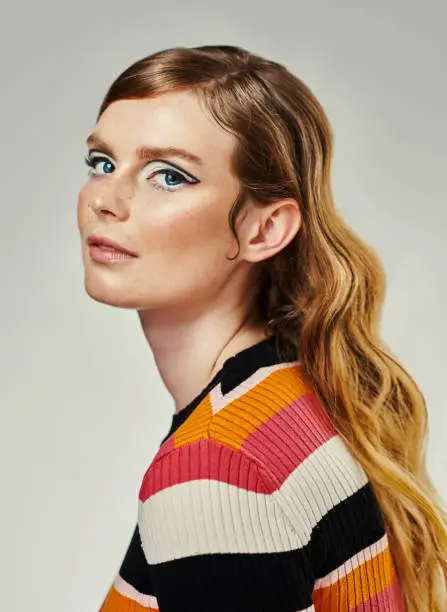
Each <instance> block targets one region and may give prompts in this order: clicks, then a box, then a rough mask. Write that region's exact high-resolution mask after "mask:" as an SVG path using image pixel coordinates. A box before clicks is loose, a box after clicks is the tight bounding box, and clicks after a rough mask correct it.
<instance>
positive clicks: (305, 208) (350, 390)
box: [98, 46, 447, 612]
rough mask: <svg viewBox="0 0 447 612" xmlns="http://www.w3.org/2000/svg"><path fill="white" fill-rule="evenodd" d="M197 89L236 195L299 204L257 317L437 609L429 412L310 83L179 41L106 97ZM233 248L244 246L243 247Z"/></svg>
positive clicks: (442, 558)
mask: <svg viewBox="0 0 447 612" xmlns="http://www.w3.org/2000/svg"><path fill="white" fill-rule="evenodd" d="M180 90H189V91H192V92H194V93H195V94H196V95H197V96H198V98H199V99H200V101H201V102H203V103H204V105H205V108H206V109H207V110H208V111H209V112H210V114H211V116H212V117H213V118H214V119H215V120H216V122H217V123H218V124H219V125H220V126H221V127H222V128H224V129H225V130H227V131H229V132H230V133H231V134H233V135H234V136H235V139H236V148H235V152H234V157H233V160H232V163H233V165H234V169H235V171H236V173H237V175H238V177H239V179H240V186H241V189H240V196H239V198H238V199H237V200H236V202H235V203H234V205H233V207H232V209H231V211H230V217H229V223H230V226H231V228H232V231H233V234H234V235H235V237H236V239H237V234H236V229H235V220H236V216H237V215H238V213H239V212H240V210H241V209H242V208H243V206H244V203H245V202H246V200H247V199H248V198H250V199H251V200H252V201H253V202H255V204H256V205H257V206H262V205H263V204H268V203H272V202H275V201H278V200H280V199H282V198H289V197H293V198H295V199H296V200H297V201H298V203H299V206H300V210H301V214H302V227H301V228H300V231H299V232H298V234H297V236H296V237H295V238H294V240H293V241H292V242H291V243H290V244H288V245H287V247H286V248H284V249H283V250H282V251H280V252H279V253H277V254H276V255H275V256H274V257H271V258H270V259H267V260H265V261H263V262H261V263H260V264H256V267H257V272H259V290H258V293H257V301H256V304H255V305H254V306H256V313H257V316H259V317H260V318H261V320H262V321H263V322H264V324H265V325H266V328H267V329H268V330H269V333H270V332H271V333H277V334H278V337H280V338H282V339H283V346H287V347H288V355H289V356H293V355H294V354H295V355H296V353H297V351H298V354H299V358H300V361H301V363H302V364H303V367H304V369H305V372H306V375H307V377H308V378H309V380H310V381H311V383H312V384H313V386H314V389H315V392H316V393H317V395H318V396H319V398H320V400H321V401H322V402H323V405H324V406H325V409H326V410H327V413H328V415H329V417H330V418H331V420H332V422H333V423H334V426H335V427H336V429H337V431H338V432H339V434H340V435H341V436H342V437H343V438H344V440H345V442H346V443H347V445H348V446H349V448H350V450H351V452H352V454H353V455H354V456H355V457H356V458H357V460H358V461H359V462H360V463H361V465H362V466H363V468H364V470H365V472H366V473H367V475H368V477H369V479H370V481H371V484H372V486H373V489H374V491H375V494H376V496H377V498H378V501H379V504H380V507H381V510H382V512H383V515H384V519H385V525H386V530H387V535H388V538H389V542H390V549H391V554H392V557H393V561H394V564H395V566H396V571H397V574H398V578H399V581H400V583H401V585H402V588H403V592H404V598H405V605H406V610H407V611H408V612H445V610H446V609H447V606H446V588H445V587H446V582H447V513H446V511H445V509H444V508H443V507H442V501H441V499H440V498H439V496H438V494H437V492H436V491H435V488H434V486H433V484H432V482H431V481H430V478H429V476H428V474H427V470H426V464H425V462H426V458H425V455H426V438H427V408H426V404H425V400H424V397H423V395H422V392H421V391H420V389H419V387H418V386H417V384H416V382H415V381H414V380H413V378H412V377H411V376H410V374H409V373H408V372H407V371H406V370H405V369H404V368H403V367H402V365H400V363H399V362H398V360H397V359H396V357H395V356H394V355H393V354H392V352H391V350H390V349H389V347H388V346H387V345H386V344H385V343H384V341H383V340H382V339H381V338H380V331H379V327H380V317H381V309H382V305H383V302H384V297H385V274H384V270H383V267H382V265H381V263H380V261H379V258H378V256H377V254H376V253H375V251H374V250H373V249H372V248H371V247H370V246H368V245H367V244H366V243H365V242H364V241H363V240H362V239H361V238H360V237H359V236H358V235H357V234H356V233H355V232H354V231H353V230H352V229H351V228H350V227H349V226H348V225H347V223H345V221H343V220H342V218H341V217H340V215H339V213H338V212H337V210H336V208H335V205H334V200H333V195H332V191H331V182H330V166H331V158H332V149H333V139H332V131H331V126H330V124H329V121H328V119H327V117H326V114H325V112H324V110H323V108H322V106H321V104H320V103H319V102H318V100H317V99H316V98H315V96H314V95H313V93H312V92H311V91H310V89H309V88H308V87H307V86H306V85H305V84H304V83H303V82H302V81H301V80H300V79H298V78H297V77H296V76H294V75H293V74H291V73H290V72H289V71H288V70H287V69H286V68H285V67H284V66H282V65H281V64H278V63H276V62H273V61H268V60H266V59H264V58H262V57H259V56H257V55H254V54H252V53H250V52H248V51H246V50H244V49H241V48H239V47H232V46H203V47H195V48H186V47H176V48H172V49H166V50H163V51H160V52H157V53H154V54H152V55H150V56H148V57H145V58H143V59H140V60H139V61H137V62H135V63H134V64H133V65H131V66H130V67H129V68H127V69H126V70H125V71H124V72H123V73H122V74H121V75H120V76H119V77H118V78H117V79H116V80H115V82H114V83H113V84H112V85H111V87H110V89H109V91H108V92H107V94H106V96H105V98H104V100H103V102H102V105H101V107H100V110H99V113H98V119H99V117H100V116H101V114H102V113H103V112H104V110H105V109H106V108H107V107H108V106H109V105H110V104H111V103H113V102H115V101H117V100H122V99H132V98H134V99H135V98H136V99H138V98H147V97H151V96H154V95H157V94H160V93H163V92H168V91H180ZM238 245H239V241H238Z"/></svg>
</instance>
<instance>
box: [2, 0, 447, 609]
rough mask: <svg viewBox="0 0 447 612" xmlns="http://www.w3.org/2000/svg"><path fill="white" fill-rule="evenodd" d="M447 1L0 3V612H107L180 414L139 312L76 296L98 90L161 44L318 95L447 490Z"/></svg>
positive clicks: (389, 331)
mask: <svg viewBox="0 0 447 612" xmlns="http://www.w3.org/2000/svg"><path fill="white" fill-rule="evenodd" d="M445 7H446V5H445V3H444V2H443V1H441V0H440V1H439V2H430V1H428V2H427V1H426V2H423V3H422V2H419V3H417V2H414V3H409V2H405V1H401V2H398V1H386V0H382V1H379V2H377V1H376V2H374V3H370V2H368V3H367V2H358V1H354V0H352V1H351V2H346V1H345V2H322V1H321V0H320V1H312V2H310V1H309V2H301V1H298V0H295V1H289V2H285V1H284V0H277V1H276V2H274V3H267V2H266V3H265V4H263V3H261V2H259V0H258V1H255V0H253V1H250V2H241V1H240V0H238V1H237V2H236V1H234V0H227V1H226V2H224V3H212V2H206V1H205V0H202V1H201V2H192V3H191V2H181V1H180V0H177V1H174V0H171V1H170V2H169V3H162V2H149V1H148V0H146V1H133V2H132V1H130V2H126V3H122V2H116V1H114V0H109V2H107V3H91V2H85V1H84V0H77V2H76V3H69V2H55V1H53V2H50V1H49V0H42V1H41V2H39V3H28V4H26V3H20V2H18V3H12V2H9V3H5V2H4V3H3V4H2V6H1V18H0V49H1V56H0V57H1V77H2V84H1V97H0V105H1V113H0V128H1V131H0V133H1V137H2V150H1V164H0V186H1V200H0V202H1V222H0V249H1V270H2V274H1V301H0V304H1V306H0V308H1V311H0V313H1V317H0V333H1V354H0V360H1V361H0V367H1V369H0V372H1V385H0V393H1V396H0V406H1V430H0V431H1V440H0V448H1V457H0V459H1V461H0V466H1V468H0V469H1V477H2V480H1V506H0V513H1V514H0V526H1V567H0V576H1V579H0V580H1V585H0V586H1V599H2V603H1V605H0V607H1V609H2V610H4V611H5V612H23V611H25V610H28V609H30V608H31V607H32V609H33V610H34V611H35V612H56V611H57V612H61V611H64V612H79V611H81V610H82V611H85V612H87V611H92V612H93V611H94V610H98V608H99V606H100V604H101V602H102V599H103V597H104V595H105V592H106V590H107V589H108V587H109V586H110V584H111V582H112V580H113V578H114V575H115V573H116V572H117V571H118V568H119V565H120V564H121V561H122V558H123V556H124V553H125V550H126V548H127V545H128V543H129V541H130V538H131V535H132V532H133V528H134V525H135V521H136V517H137V495H138V490H139V485H140V480H141V478H142V476H143V474H144V472H145V470H146V467H147V466H148V465H149V463H150V461H151V460H152V458H153V456H154V454H155V452H156V450H157V448H158V445H159V443H160V441H161V439H162V437H163V436H164V435H165V433H166V432H167V430H168V427H169V425H170V422H171V414H172V411H173V405H172V403H171V399H170V396H169V395H168V394H167V392H166V391H165V389H164V387H163V385H162V382H161V381H160V379H159V377H158V372H157V370H156V368H155V364H154V361H153V359H152V354H151V352H150V350H149V348H148V347H147V346H146V344H145V341H144V338H143V335H142V333H141V332H140V328H139V324H138V319H137V316H136V314H135V313H134V312H132V311H127V310H117V309H112V308H110V307H107V306H104V305H101V304H98V303H95V302H93V301H92V300H90V298H88V297H87V295H86V294H85V292H84V288H83V269H82V264H81V253H80V244H79V238H78V233H77V227H76V201H77V194H78V191H79V189H80V187H81V185H82V184H83V183H84V181H85V180H86V179H87V168H86V167H85V166H84V163H83V155H84V153H85V151H86V149H85V146H84V141H85V137H86V136H87V134H88V133H89V131H90V130H91V129H92V128H93V127H94V119H95V116H96V112H97V109H98V107H99V104H100V102H101V100H102V97H103V95H104V94H105V92H106V89H107V88H108V86H109V85H110V84H111V82H112V81H113V79H115V77H116V76H117V75H118V74H119V73H120V72H121V71H122V70H123V69H124V68H125V67H127V66H128V65H129V64H130V63H132V62H133V61H135V60H136V59H138V58H140V57H142V56H144V55H148V54H149V53H152V52H154V51H156V50H159V49H162V48H165V47H169V46H177V45H186V46H196V45H201V44H237V45H240V46H242V47H245V48H247V49H249V50H251V51H253V52H255V53H259V54H261V55H265V56H266V57H269V58H271V59H275V60H277V61H280V62H282V63H284V64H286V65H287V67H288V68H290V69H291V70H292V71H293V72H294V73H295V74H296V75H297V76H299V77H300V78H302V79H303V80H304V81H305V82H306V83H307V84H308V85H309V86H310V87H311V88H312V89H313V91H314V93H315V94H316V95H317V97H318V98H319V99H320V101H321V102H322V103H323V105H324V107H325V109H326V111H327V113H328V115H329V118H330V120H331V123H332V126H333V129H334V132H335V157H334V164H333V188H334V193H335V198H336V203H337V206H338V207H339V208H340V209H341V211H342V213H343V214H344V216H345V218H346V219H347V220H348V221H349V222H350V223H351V224H352V226H353V227H354V228H355V229H356V230H357V231H358V232H359V233H360V234H361V235H362V236H363V237H364V238H365V239H366V240H367V241H368V242H369V243H370V244H372V245H373V246H374V247H375V248H376V249H377V251H378V252H379V254H380V256H381V257H382V261H383V262H384V264H385V268H386V271H387V278H388V295H387V301H386V304H385V312H384V320H383V335H384V337H385V339H386V341H387V342H388V344H389V345H390V346H391V348H392V349H393V351H395V353H396V354H397V355H398V357H399V359H400V360H401V362H402V363H403V365H404V367H406V368H407V369H408V370H409V372H410V373H411V374H412V376H413V377H414V378H415V379H416V381H417V382H418V384H419V386H420V387H421V389H422V391H423V392H424V394H425V397H426V400H427V404H428V409H429V445H428V465H429V471H430V473H431V475H432V478H433V480H434V482H435V484H436V485H437V487H438V489H439V491H440V493H441V494H442V495H443V496H444V498H446V497H447V478H446V475H445V467H446V465H447V461H446V445H445V439H446V432H447V410H446V399H445V398H446V390H445V379H446V359H445V346H446V343H447V324H446V318H445V314H446V305H447V283H446V271H445V269H446V263H447V261H446V246H445V243H446V225H447V206H446V196H445V193H446V187H445V177H446V162H447V154H446V144H445V143H446V142H447V128H446V109H447V84H446V73H447V71H446V68H447V66H446V52H447V42H446V37H445V19H446V16H447V15H446V12H447V9H446V8H445Z"/></svg>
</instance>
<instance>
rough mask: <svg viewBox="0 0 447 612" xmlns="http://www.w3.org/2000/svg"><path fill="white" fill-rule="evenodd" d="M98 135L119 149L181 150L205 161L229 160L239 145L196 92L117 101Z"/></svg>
mask: <svg viewBox="0 0 447 612" xmlns="http://www.w3.org/2000/svg"><path fill="white" fill-rule="evenodd" d="M94 133H95V135H96V136H97V137H98V139H101V140H102V141H107V142H108V143H109V144H110V145H111V146H115V147H116V148H118V147H122V148H126V150H127V149H128V148H131V149H133V150H136V149H138V148H144V147H177V148H179V149H180V148H181V149H185V150H186V151H190V152H191V155H192V156H196V157H197V158H199V159H202V160H204V157H207V158H208V160H209V158H210V156H216V157H217V159H219V160H220V161H222V160H223V159H228V160H229V158H230V157H231V155H232V152H233V150H234V146H235V138H234V136H233V135H232V134H229V133H228V132H227V131H225V130H224V129H223V128H221V127H220V126H219V125H218V123H217V122H216V121H214V119H213V118H212V117H211V116H210V114H209V113H207V112H206V110H205V109H204V107H203V105H202V104H201V103H200V101H199V99H198V98H197V96H196V95H194V94H193V93H192V92H169V93H163V94H159V95H157V96H154V97H152V98H144V99H139V100H119V101H116V102H113V103H112V104H110V106H108V107H107V108H106V110H105V111H104V113H103V114H102V115H101V117H100V119H99V121H98V124H97V126H96V128H95V131H94ZM204 161H206V160H204Z"/></svg>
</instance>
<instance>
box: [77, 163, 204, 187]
mask: <svg viewBox="0 0 447 612" xmlns="http://www.w3.org/2000/svg"><path fill="white" fill-rule="evenodd" d="M84 161H85V163H86V164H87V166H88V167H89V168H90V170H89V173H88V174H89V176H101V174H111V173H112V172H113V164H112V162H111V161H110V160H109V159H107V157H100V156H86V157H85V158H84ZM100 163H101V164H104V165H103V172H98V171H97V169H96V166H97V165H98V164H100ZM155 177H162V181H163V182H160V181H159V180H154V179H155ZM148 181H149V182H150V183H151V186H152V187H153V188H154V189H157V190H158V191H178V190H179V189H181V188H182V187H183V186H184V185H185V184H187V185H194V184H196V183H198V182H199V181H197V180H194V181H193V180H191V179H188V178H186V176H185V175H183V174H182V173H181V172H177V171H176V170H173V169H172V168H163V169H160V170H156V171H155V172H153V173H152V174H151V175H150V176H149V177H148Z"/></svg>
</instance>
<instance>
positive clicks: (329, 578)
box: [314, 534, 388, 589]
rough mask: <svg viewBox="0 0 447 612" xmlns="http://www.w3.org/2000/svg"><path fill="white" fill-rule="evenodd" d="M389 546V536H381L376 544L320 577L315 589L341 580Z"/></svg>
mask: <svg viewBox="0 0 447 612" xmlns="http://www.w3.org/2000/svg"><path fill="white" fill-rule="evenodd" d="M387 546H388V538H387V535H386V534H385V535H384V536H382V537H381V538H380V540H377V542H374V544H371V545H370V546H367V547H366V548H364V549H363V550H361V551H360V552H358V553H357V554H355V555H353V556H352V557H351V558H350V559H348V560H347V561H345V562H344V563H342V565H340V566H339V567H337V568H335V569H334V570H332V571H331V572H329V574H326V576H323V578H319V579H318V580H316V581H315V585H314V589H319V588H322V587H328V586H330V585H331V584H334V583H335V582H337V581H338V580H340V578H343V577H344V576H346V575H347V574H349V573H350V572H352V570H354V569H355V568H356V567H358V566H359V565H361V564H362V563H365V562H366V561H369V560H370V559H372V558H373V557H376V556H377V555H378V554H380V553H381V552H383V551H384V550H385V549H386V548H387Z"/></svg>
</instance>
